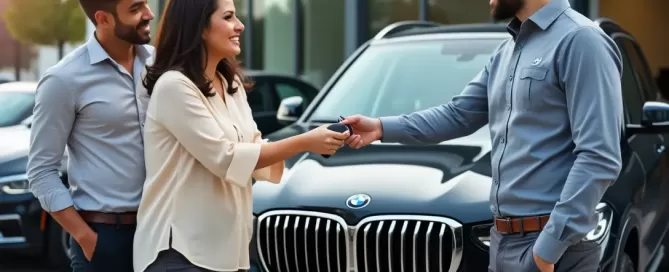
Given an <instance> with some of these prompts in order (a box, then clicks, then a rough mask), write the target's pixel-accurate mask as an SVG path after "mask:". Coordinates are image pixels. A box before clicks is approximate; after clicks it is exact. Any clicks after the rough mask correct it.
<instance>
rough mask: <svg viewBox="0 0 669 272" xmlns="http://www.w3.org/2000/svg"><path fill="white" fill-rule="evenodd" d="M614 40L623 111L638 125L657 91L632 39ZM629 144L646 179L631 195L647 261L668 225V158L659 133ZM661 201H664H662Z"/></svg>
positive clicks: (636, 137) (618, 37)
mask: <svg viewBox="0 0 669 272" xmlns="http://www.w3.org/2000/svg"><path fill="white" fill-rule="evenodd" d="M614 40H615V42H616V44H617V45H618V47H619V48H620V50H621V53H622V55H623V65H624V66H623V78H622V84H623V98H624V100H625V111H626V113H627V114H628V116H629V122H630V123H632V124H641V120H642V116H641V115H642V108H643V104H644V103H645V102H646V101H649V100H656V98H657V97H656V96H655V95H654V94H655V93H656V92H657V91H656V90H651V89H649V87H648V85H647V84H646V82H644V73H646V69H644V68H643V66H641V65H639V63H638V61H639V60H640V58H641V57H642V56H640V55H639V51H638V50H636V48H635V46H634V41H633V39H632V38H631V37H630V36H627V35H625V34H618V35H614ZM629 144H630V147H631V148H632V150H633V151H634V153H636V155H637V156H638V159H639V160H640V161H641V164H642V166H643V170H644V172H645V175H644V177H645V180H644V181H643V186H642V187H641V190H640V191H639V192H637V195H636V196H635V198H634V202H635V203H634V204H635V205H636V206H637V207H638V208H639V209H640V212H641V222H640V224H641V225H640V228H641V229H640V231H639V234H640V237H639V238H640V240H641V243H642V244H641V245H640V246H641V248H640V250H641V252H640V260H639V261H640V263H641V264H644V263H648V262H649V261H650V258H652V254H653V252H654V251H655V250H656V248H657V246H658V245H659V241H658V240H659V238H660V237H662V235H663V234H664V230H665V229H666V227H667V223H666V222H667V213H666V209H667V207H666V200H663V198H665V197H666V196H665V195H666V193H665V192H667V188H666V183H665V182H664V179H665V178H664V177H665V176H666V174H664V173H663V172H664V171H666V170H665V169H666V167H661V166H663V165H664V166H666V165H667V160H666V156H667V154H666V152H665V140H664V135H662V134H637V135H634V136H632V139H631V140H630V141H629ZM661 203H663V204H661Z"/></svg>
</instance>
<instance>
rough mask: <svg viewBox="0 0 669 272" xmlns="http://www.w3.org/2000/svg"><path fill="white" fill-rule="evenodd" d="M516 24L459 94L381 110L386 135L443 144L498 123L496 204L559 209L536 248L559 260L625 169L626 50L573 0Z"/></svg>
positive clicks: (505, 209)
mask: <svg viewBox="0 0 669 272" xmlns="http://www.w3.org/2000/svg"><path fill="white" fill-rule="evenodd" d="M508 30H509V32H510V33H511V35H512V37H513V38H512V39H509V40H506V41H504V42H503V43H502V44H501V45H500V46H499V47H498V48H497V49H496V50H495V52H494V54H493V56H492V57H491V59H490V62H489V63H488V64H487V65H486V67H485V68H483V70H482V71H481V72H480V73H479V74H478V75H477V76H476V77H475V78H474V79H473V80H472V81H471V82H470V83H469V84H468V85H467V87H465V89H464V91H463V92H462V94H460V95H458V96H456V97H454V98H453V99H452V101H450V102H449V103H447V104H444V105H441V106H438V107H434V108H430V109H427V110H424V111H420V112H416V113H412V114H407V115H401V116H394V117H383V118H381V121H382V124H383V137H384V138H383V140H382V141H383V142H401V143H434V142H441V141H445V140H449V139H453V138H456V137H462V136H466V135H469V134H471V133H473V132H475V131H476V130H478V129H479V128H481V127H482V126H484V125H485V124H489V126H490V136H491V139H492V151H491V152H492V154H491V162H492V181H493V184H492V191H491V192H490V209H491V210H492V212H493V213H494V215H495V216H498V217H515V216H532V215H541V214H550V219H549V221H548V224H547V225H546V227H545V228H544V230H543V231H542V233H541V234H540V235H539V237H538V240H537V241H536V243H535V246H534V249H533V251H534V253H536V254H537V255H538V256H540V257H541V258H543V259H545V260H547V261H549V262H551V263H556V262H557V260H558V259H559V258H560V257H561V256H562V254H563V253H564V251H565V250H566V249H567V247H568V246H570V245H572V244H575V243H578V242H579V241H580V240H582V238H583V237H585V235H587V233H588V232H590V231H591V230H593V229H594V227H595V225H596V222H597V219H596V217H595V213H594V210H595V207H596V206H597V204H598V203H599V201H600V200H601V198H602V196H603V195H604V192H605V190H606V189H607V188H608V187H609V186H610V185H611V184H612V182H613V181H614V180H616V178H617V177H618V174H619V173H620V170H621V164H622V159H621V154H620V153H621V150H620V143H621V134H622V127H623V103H622V90H621V75H622V60H621V55H620V52H619V50H618V47H617V46H616V45H615V43H614V42H613V40H611V39H610V38H609V37H608V36H607V35H606V34H605V33H604V32H603V31H602V30H601V29H600V28H599V27H598V26H597V25H596V24H595V23H594V22H593V21H591V20H590V19H588V18H586V17H584V16H583V15H581V14H579V13H578V12H576V11H575V10H573V9H571V8H570V6H569V2H568V1H567V0H553V1H551V2H550V3H549V4H547V5H546V6H544V7H543V8H541V9H540V10H539V11H538V12H536V13H535V14H534V15H532V16H531V17H530V18H529V19H528V20H526V21H525V22H523V23H521V22H520V21H519V20H517V19H516V20H513V21H512V22H511V23H510V24H509V26H508Z"/></svg>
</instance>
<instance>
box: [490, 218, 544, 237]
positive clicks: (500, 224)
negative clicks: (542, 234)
mask: <svg viewBox="0 0 669 272" xmlns="http://www.w3.org/2000/svg"><path fill="white" fill-rule="evenodd" d="M548 218H549V215H539V216H527V217H515V218H499V217H496V218H495V228H496V229H497V231H498V232H500V233H503V234H516V233H520V234H523V233H529V232H539V231H541V230H543V229H544V226H546V223H548Z"/></svg>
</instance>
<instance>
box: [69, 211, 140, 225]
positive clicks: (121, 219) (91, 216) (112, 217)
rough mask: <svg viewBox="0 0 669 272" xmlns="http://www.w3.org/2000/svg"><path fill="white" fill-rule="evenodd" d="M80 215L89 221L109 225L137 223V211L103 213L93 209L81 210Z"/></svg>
mask: <svg viewBox="0 0 669 272" xmlns="http://www.w3.org/2000/svg"><path fill="white" fill-rule="evenodd" d="M79 215H80V216H81V218H83V219H84V221H86V222H88V223H99V224H108V225H136V224H137V213H136V212H127V213H103V212H92V211H79Z"/></svg>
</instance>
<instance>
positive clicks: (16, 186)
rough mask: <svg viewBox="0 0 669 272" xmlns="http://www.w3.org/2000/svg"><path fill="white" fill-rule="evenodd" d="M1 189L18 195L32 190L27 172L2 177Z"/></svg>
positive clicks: (0, 180)
mask: <svg viewBox="0 0 669 272" xmlns="http://www.w3.org/2000/svg"><path fill="white" fill-rule="evenodd" d="M0 191H2V192H3V193H5V194H10V195H18V194H25V193H28V192H30V189H29V186H28V176H27V175H26V174H20V175H11V176H5V177H0Z"/></svg>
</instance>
